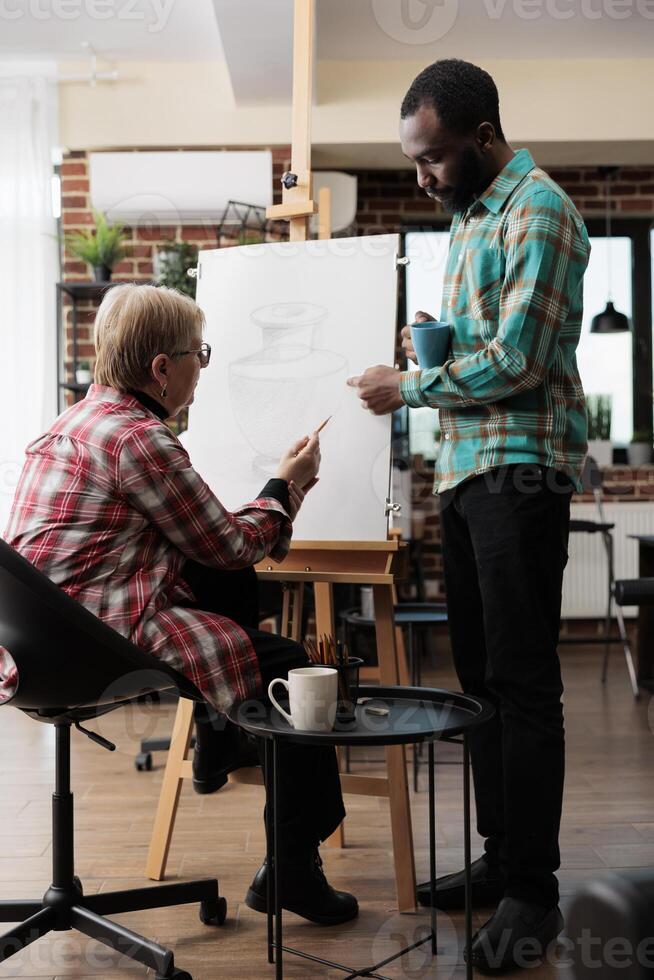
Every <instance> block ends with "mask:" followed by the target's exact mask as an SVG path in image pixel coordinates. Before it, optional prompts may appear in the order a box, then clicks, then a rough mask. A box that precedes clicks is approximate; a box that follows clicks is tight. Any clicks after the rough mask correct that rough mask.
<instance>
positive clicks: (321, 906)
mask: <svg viewBox="0 0 654 980" xmlns="http://www.w3.org/2000/svg"><path fill="white" fill-rule="evenodd" d="M280 872H281V892H282V908H284V909H286V910H287V911H288V912H295V914H296V915H301V916H302V918H303V919H308V920H309V922H317V923H318V924H319V925H322V926H335V925H339V924H340V923H342V922H349V921H350V919H355V918H356V916H357V915H358V914H359V903H358V902H357V900H356V898H355V897H354V895H350V893H349V892H338V891H336V890H335V889H334V888H332V886H331V885H330V884H329V882H328V881H327V879H326V877H325V873H324V871H323V870H322V859H321V857H320V855H319V853H318V849H317V848H315V849H314V850H312V851H310V852H309V853H305V854H303V855H302V857H293V858H289V859H288V860H285V861H283V862H282V863H281V865H280ZM267 881H268V864H267V862H266V861H264V862H263V864H262V865H261V867H260V868H259V870H258V871H257V873H256V875H255V876H254V879H253V881H252V884H251V885H250V887H249V888H248V893H247V895H246V897H245V904H246V905H247V906H248V907H249V908H251V909H254V910H255V912H267V910H268V901H267Z"/></svg>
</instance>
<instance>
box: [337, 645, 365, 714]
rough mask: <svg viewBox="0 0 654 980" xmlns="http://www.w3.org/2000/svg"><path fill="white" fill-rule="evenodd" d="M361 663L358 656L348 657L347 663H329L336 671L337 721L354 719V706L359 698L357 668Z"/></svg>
mask: <svg viewBox="0 0 654 980" xmlns="http://www.w3.org/2000/svg"><path fill="white" fill-rule="evenodd" d="M362 664H363V660H362V659H361V658H360V657H350V658H349V659H348V661H347V663H345V662H343V663H342V664H331V666H332V667H333V668H334V669H335V670H337V671H338V701H337V703H336V720H337V721H341V722H343V721H345V722H347V721H354V708H355V706H356V703H357V700H358V698H359V668H360V667H361V665H362Z"/></svg>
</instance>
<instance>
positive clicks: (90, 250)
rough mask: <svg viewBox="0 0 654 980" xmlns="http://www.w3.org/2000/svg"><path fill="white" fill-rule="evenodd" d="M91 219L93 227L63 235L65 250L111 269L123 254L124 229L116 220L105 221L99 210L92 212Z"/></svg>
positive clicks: (92, 263) (96, 264)
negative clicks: (113, 221) (93, 223)
mask: <svg viewBox="0 0 654 980" xmlns="http://www.w3.org/2000/svg"><path fill="white" fill-rule="evenodd" d="M93 220H94V222H95V227H94V228H84V229H82V230H79V231H71V232H68V234H66V235H64V243H65V245H66V250H67V251H68V252H69V254H70V255H73V256H74V257H75V258H78V259H82V260H83V261H84V262H88V264H89V265H91V266H94V267H96V268H97V267H98V266H106V267H107V268H108V269H113V267H114V266H115V265H116V264H117V263H118V262H120V260H121V259H122V258H124V256H125V242H126V240H127V236H126V234H125V229H124V227H123V225H121V224H118V223H117V222H116V223H112V222H109V221H107V216H106V215H105V214H103V213H102V212H101V211H94V212H93Z"/></svg>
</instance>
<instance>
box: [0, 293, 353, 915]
mask: <svg viewBox="0 0 654 980" xmlns="http://www.w3.org/2000/svg"><path fill="white" fill-rule="evenodd" d="M203 325H204V317H203V314H202V312H201V310H200V308H199V307H198V306H197V305H196V304H195V303H194V302H193V301H192V300H191V299H189V298H188V297H186V296H183V295H181V294H180V293H177V292H175V291H174V290H170V289H164V288H157V287H154V286H145V285H144V286H138V285H119V286H114V287H113V288H112V289H110V290H109V291H108V292H107V294H106V295H105V297H104V299H103V301H102V303H101V305H100V307H99V309H98V312H97V316H96V320H95V346H96V354H97V360H96V367H95V384H93V385H91V387H90V389H89V391H88V394H87V395H86V398H84V399H83V400H82V401H80V402H78V403H77V404H76V405H73V406H72V407H71V408H68V409H67V410H66V411H64V412H63V413H62V414H61V415H60V416H59V418H58V419H56V421H55V422H54V423H53V424H52V426H51V427H50V429H49V430H48V432H46V433H45V434H44V435H42V436H41V437H40V438H39V439H37V440H36V441H35V442H33V443H31V444H30V445H29V446H28V448H27V453H26V460H25V464H24V467H23V470H22V474H21V477H20V481H19V484H18V487H17V490H16V495H15V499H14V502H13V508H12V511H11V515H10V519H9V524H8V527H7V529H6V531H5V538H6V539H7V541H8V542H9V543H10V544H11V545H12V546H13V547H14V548H16V550H17V551H19V552H20V553H21V554H22V555H24V556H25V557H26V558H27V559H28V560H29V561H31V562H32V563H33V564H34V565H36V566H37V568H39V569H41V571H43V572H44V573H45V574H46V575H48V576H49V577H50V578H51V579H52V580H53V581H54V582H56V583H57V584H58V585H59V586H60V587H61V588H62V589H64V591H65V592H67V593H68V594H69V595H71V596H72V597H73V598H74V599H77V600H78V601H79V602H81V603H82V604H83V605H84V606H86V608H87V609H90V610H91V612H93V613H94V614H95V615H96V616H98V617H99V618H100V619H102V620H103V621H104V622H106V623H108V624H109V626H111V627H113V628H114V629H115V630H117V631H118V632H119V633H122V634H123V635H124V636H126V637H128V638H129V639H130V640H131V641H132V642H133V643H135V644H137V645H138V646H139V647H141V648H142V649H143V650H146V651H148V652H149V653H151V654H153V655H154V656H155V657H159V658H161V659H162V660H164V661H165V662H166V663H168V664H170V665H171V666H172V667H174V668H176V669H177V670H179V671H181V672H182V673H183V674H184V675H185V676H186V677H188V678H189V679H190V680H191V681H192V682H193V683H194V684H195V685H196V686H197V687H198V688H199V689H200V690H201V691H202V693H203V695H204V697H205V699H206V704H205V705H202V706H201V708H202V709H203V710H201V711H199V712H198V711H196V723H197V724H196V730H197V746H196V753H195V758H194V762H193V772H194V785H195V787H196V789H197V790H198V791H199V792H213V791H215V790H216V789H219V788H220V787H221V786H222V785H224V783H225V782H226V779H227V773H228V772H230V771H231V770H232V769H234V768H237V767H238V766H239V765H241V764H243V763H247V762H250V763H251V761H252V760H251V759H250V758H249V757H248V753H247V745H244V743H245V742H246V740H244V739H242V737H241V736H240V735H239V733H238V731H237V730H236V729H235V728H234V726H232V725H230V724H229V723H228V722H226V719H225V718H224V714H223V713H224V712H225V711H226V710H227V709H228V708H229V706H230V705H231V704H232V703H233V702H234V701H235V700H240V699H244V698H261V697H263V696H264V692H265V691H266V690H267V685H268V682H269V681H270V680H272V678H273V677H277V676H279V674H280V673H285V672H287V671H288V670H289V669H290V668H292V667H297V666H302V665H304V664H306V662H307V657H306V655H305V653H304V651H303V649H302V647H300V646H299V644H295V643H293V642H292V641H290V640H287V639H284V638H282V637H278V636H274V635H272V634H270V633H265V632H260V631H258V630H257V626H258V615H257V603H256V576H255V574H254V571H253V569H252V565H253V564H254V563H255V562H257V561H260V560H261V559H262V558H264V557H265V556H270V557H271V558H273V559H276V560H280V559H282V558H283V557H284V556H285V554H286V553H287V551H288V547H289V542H290V538H291V533H292V522H293V520H294V519H295V517H296V515H297V513H298V510H299V508H300V506H301V504H302V502H303V499H304V496H305V493H306V492H307V490H309V489H310V488H311V487H312V486H313V484H314V483H315V481H316V478H317V473H318V468H319V465H320V446H319V440H318V436H317V434H315V433H314V435H312V436H311V438H309V437H308V436H305V437H304V438H303V439H302V440H301V441H299V442H298V443H297V444H296V445H295V446H292V447H291V448H290V449H289V451H288V452H287V453H286V455H285V456H284V457H283V458H282V460H281V462H280V465H279V470H278V472H277V474H276V478H275V479H272V480H270V481H269V482H268V483H267V484H266V486H265V487H264V488H263V489H262V491H261V493H260V494H259V495H258V497H257V499H256V500H253V501H251V502H250V503H246V504H244V505H243V506H242V507H240V508H239V509H238V510H236V511H234V512H229V511H228V510H227V509H226V508H225V507H224V506H223V505H222V504H221V503H220V500H218V498H217V497H216V496H214V494H213V493H212V491H211V490H210V489H209V487H208V486H207V485H206V483H204V481H203V480H202V477H201V476H200V475H199V474H198V473H197V472H196V471H195V470H194V469H193V465H192V463H191V460H190V459H189V456H188V454H187V452H186V450H185V449H184V447H183V446H182V444H181V443H180V442H179V440H178V439H177V438H176V437H175V435H174V434H173V432H172V431H171V429H170V428H169V427H168V426H167V425H166V424H165V421H164V420H165V419H167V418H174V417H175V416H176V415H178V414H179V412H180V411H181V410H182V409H183V408H185V407H186V406H187V405H190V404H191V403H192V401H193V395H194V391H195V387H196V385H197V383H198V379H199V376H200V369H201V368H204V367H206V366H207V365H208V364H209V358H210V354H211V350H210V347H209V345H208V344H206V343H203V342H202V328H203ZM217 424H219V421H218V423H217ZM90 655H91V654H90ZM1 668H2V663H1V662H0V672H1ZM4 674H5V685H6V686H10V685H11V682H12V677H11V672H10V671H8V670H6V669H5V671H4ZM0 688H1V685H0ZM0 697H1V693H0ZM259 749H260V747H259ZM283 751H284V752H285V753H286V758H285V759H284V762H283V766H282V772H284V773H285V774H286V776H285V778H283V780H282V786H281V802H280V820H281V822H282V826H283V831H284V832H283V839H284V840H285V841H286V842H287V847H286V853H285V855H284V861H283V863H282V865H281V866H282V868H283V869H284V870H283V878H282V889H281V890H282V901H283V905H284V907H285V908H287V909H290V910H291V911H293V912H296V913H298V914H299V915H302V916H304V917H305V918H307V919H310V920H311V921H313V922H319V923H322V924H325V925H330V924H335V923H339V922H345V921H347V920H348V919H352V918H354V917H355V916H356V914H357V911H358V906H357V901H356V899H355V897H354V896H353V895H350V894H348V893H347V892H338V891H335V890H334V889H333V888H332V887H331V886H330V885H329V884H328V882H327V880H326V878H325V876H324V873H323V871H322V862H321V860H320V856H319V853H318V845H319V843H320V841H323V840H325V839H326V838H327V837H328V836H329V835H330V834H331V833H333V831H334V830H335V829H336V828H337V826H338V825H339V823H340V822H341V820H342V819H343V817H344V816H345V811H344V808H343V799H342V796H341V787H340V780H339V775H338V765H337V760H336V755H335V751H334V749H333V748H331V749H330V748H320V747H311V746H286V745H284V748H283ZM266 875H267V868H266V865H265V862H264V864H263V865H262V866H261V867H260V868H259V870H258V872H257V874H256V875H255V878H254V880H253V882H252V884H251V886H250V889H249V890H248V894H247V897H246V901H247V903H248V905H250V906H251V907H252V908H255V909H257V910H258V911H265V910H266Z"/></svg>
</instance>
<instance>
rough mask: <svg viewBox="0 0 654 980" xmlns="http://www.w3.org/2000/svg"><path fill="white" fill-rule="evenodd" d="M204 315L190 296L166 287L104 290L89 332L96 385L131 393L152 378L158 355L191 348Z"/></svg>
mask: <svg viewBox="0 0 654 980" xmlns="http://www.w3.org/2000/svg"><path fill="white" fill-rule="evenodd" d="M203 327H204V314H203V312H202V310H201V309H200V307H199V306H198V305H197V303H195V302H194V301H193V300H192V299H191V298H190V297H189V296H185V295H184V294H183V293H179V292H177V290H176V289H168V288H166V287H165V286H145V285H144V286H139V285H137V284H136V283H124V284H121V285H120V286H113V287H112V288H111V289H109V290H108V291H107V293H106V294H105V296H104V299H103V300H102V302H101V303H100V306H99V307H98V312H97V313H96V317H95V325H94V330H93V341H94V343H95V352H96V362H95V382H96V384H100V385H108V386H109V387H111V388H116V389H117V390H118V391H132V390H134V389H138V388H140V387H142V385H144V384H147V383H148V381H151V380H152V375H151V374H150V365H151V364H152V361H153V359H154V358H155V357H156V356H157V354H169V355H171V356H172V355H173V354H177V353H179V352H181V351H185V350H188V349H189V348H191V347H193V344H194V340H195V338H196V335H197V331H198V330H199V331H200V333H202V328H203Z"/></svg>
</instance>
